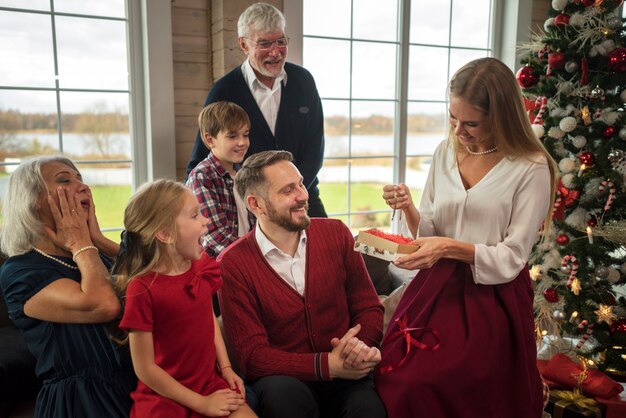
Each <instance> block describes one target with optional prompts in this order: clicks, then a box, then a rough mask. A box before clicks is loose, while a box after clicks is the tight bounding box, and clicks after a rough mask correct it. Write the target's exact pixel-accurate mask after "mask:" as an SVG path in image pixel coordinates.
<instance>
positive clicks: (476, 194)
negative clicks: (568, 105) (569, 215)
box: [418, 141, 550, 284]
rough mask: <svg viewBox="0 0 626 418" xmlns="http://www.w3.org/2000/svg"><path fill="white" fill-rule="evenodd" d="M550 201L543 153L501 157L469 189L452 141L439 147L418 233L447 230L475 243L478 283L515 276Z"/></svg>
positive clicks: (446, 234) (425, 234)
mask: <svg viewBox="0 0 626 418" xmlns="http://www.w3.org/2000/svg"><path fill="white" fill-rule="evenodd" d="M549 204H550V171H549V169H548V165H547V163H546V160H545V157H543V156H541V157H539V158H538V159H537V160H536V161H530V160H529V159H527V158H517V159H509V158H503V159H502V160H501V161H500V162H499V163H498V164H496V166H495V167H493V168H492V169H491V170H490V171H489V172H488V173H487V174H486V175H485V177H483V178H482V179H481V180H480V181H479V182H478V183H477V184H476V185H474V187H472V188H470V189H468V190H465V187H464V186H463V181H462V180H461V175H460V173H459V169H458V166H457V164H456V155H455V152H454V147H453V146H452V144H450V146H448V142H447V141H443V142H442V143H441V144H439V146H438V147H437V149H436V151H435V155H434V156H433V163H432V165H431V167H430V171H429V173H428V179H427V180H426V186H425V188H424V193H423V195H422V200H421V202H420V208H419V212H420V216H421V220H420V224H419V227H418V236H421V237H428V236H444V237H449V238H453V239H455V240H457V241H462V242H467V243H473V244H474V245H475V249H476V250H475V256H474V265H472V266H471V267H472V273H473V275H474V282H475V283H477V284H501V283H507V282H510V281H512V280H513V279H515V278H516V277H517V275H518V274H519V272H520V271H521V270H522V268H523V267H524V265H525V264H526V263H527V261H528V256H529V254H530V251H531V249H532V246H533V244H534V243H535V242H536V240H537V232H538V231H539V228H540V226H541V224H542V221H543V219H544V217H545V215H546V212H547V210H548V206H549Z"/></svg>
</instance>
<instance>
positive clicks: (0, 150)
mask: <svg viewBox="0 0 626 418" xmlns="http://www.w3.org/2000/svg"><path fill="white" fill-rule="evenodd" d="M55 97H56V96H55V93H54V92H50V91H20V90H0V162H1V161H2V160H3V159H5V158H13V159H20V158H23V157H26V156H33V155H46V154H58V153H59V133H58V125H57V113H56V99H55ZM18 162H19V161H18Z"/></svg>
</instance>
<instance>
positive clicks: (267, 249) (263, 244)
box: [254, 221, 306, 257]
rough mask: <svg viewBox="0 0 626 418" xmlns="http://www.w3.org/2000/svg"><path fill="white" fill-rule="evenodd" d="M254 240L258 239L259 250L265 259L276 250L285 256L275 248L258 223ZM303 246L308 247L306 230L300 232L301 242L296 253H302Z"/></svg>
mask: <svg viewBox="0 0 626 418" xmlns="http://www.w3.org/2000/svg"><path fill="white" fill-rule="evenodd" d="M254 238H256V242H257V244H259V248H260V249H261V252H262V253H263V256H264V257H267V255H268V254H269V253H271V252H272V251H274V250H275V251H278V252H280V253H281V254H285V253H284V252H283V251H282V250H281V249H280V248H278V247H277V246H275V245H274V243H273V242H272V241H270V240H269V238H267V236H266V235H265V233H264V232H263V231H261V226H260V225H259V222H258V221H257V223H256V227H255V228H254ZM303 245H306V230H304V229H303V230H302V231H301V232H300V241H299V244H298V249H297V250H296V253H298V252H299V251H300V248H301V247H302V246H303ZM286 255H287V254H286ZM290 257H291V256H290Z"/></svg>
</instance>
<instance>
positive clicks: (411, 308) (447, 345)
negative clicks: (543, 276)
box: [376, 260, 543, 418]
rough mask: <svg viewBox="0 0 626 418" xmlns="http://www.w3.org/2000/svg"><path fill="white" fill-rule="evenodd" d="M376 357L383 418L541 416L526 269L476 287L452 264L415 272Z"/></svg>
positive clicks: (461, 266)
mask: <svg viewBox="0 0 626 418" xmlns="http://www.w3.org/2000/svg"><path fill="white" fill-rule="evenodd" d="M407 342H409V344H408V346H409V347H410V348H409V349H408V350H407ZM381 351H382V362H381V364H380V366H379V368H378V369H377V370H378V371H377V374H376V389H377V391H378V393H379V394H380V397H381V398H382V400H383V402H384V403H385V406H386V408H387V414H388V416H389V418H421V417H424V418H457V417H459V418H460V417H462V418H503V417H513V418H539V417H541V416H542V409H543V399H542V385H541V378H540V375H539V372H538V370H537V365H536V358H537V348H536V345H535V336H534V320H533V291H532V287H531V284H530V277H529V274H528V268H527V267H525V268H524V269H523V270H522V271H521V272H520V274H519V275H518V277H517V278H516V279H515V280H513V281H512V282H510V283H506V284H500V285H477V284H475V283H474V280H473V277H472V272H471V269H470V267H469V265H468V264H466V263H461V262H456V261H452V260H440V261H439V262H438V263H437V264H435V265H434V266H433V267H432V268H430V269H426V270H421V271H420V272H419V273H418V274H417V276H415V278H414V279H413V280H412V282H411V283H410V284H409V286H408V287H407V289H406V290H405V292H404V295H403V296H402V299H401V300H400V303H399V304H398V308H397V309H396V311H395V313H394V315H393V317H392V319H391V322H390V324H389V329H388V330H387V332H386V334H385V338H384V339H383V344H382V348H381ZM407 351H408V354H407Z"/></svg>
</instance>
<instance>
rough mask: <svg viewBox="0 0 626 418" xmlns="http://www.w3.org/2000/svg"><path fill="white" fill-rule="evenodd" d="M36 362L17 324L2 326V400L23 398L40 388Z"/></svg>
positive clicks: (0, 384)
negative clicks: (36, 374) (36, 373)
mask: <svg viewBox="0 0 626 418" xmlns="http://www.w3.org/2000/svg"><path fill="white" fill-rule="evenodd" d="M35 362H36V360H35V357H34V356H33V355H32V354H31V352H30V351H29V350H28V346H27V345H26V340H25V339H24V337H23V336H22V334H21V333H20V331H19V330H18V329H17V328H16V327H15V326H8V327H3V328H0V401H7V400H14V399H17V398H21V397H22V396H24V394H26V393H33V392H36V391H37V390H38V388H39V386H40V384H39V381H38V379H37V377H36V376H35Z"/></svg>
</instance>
